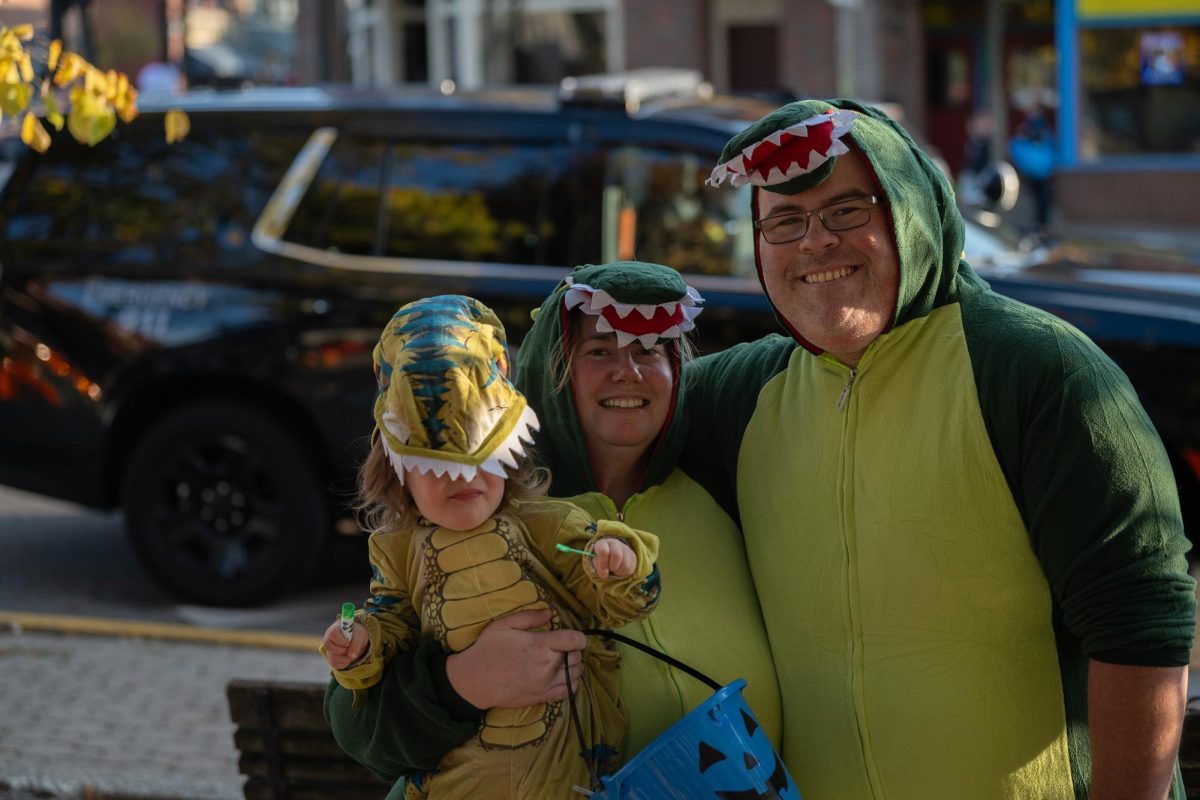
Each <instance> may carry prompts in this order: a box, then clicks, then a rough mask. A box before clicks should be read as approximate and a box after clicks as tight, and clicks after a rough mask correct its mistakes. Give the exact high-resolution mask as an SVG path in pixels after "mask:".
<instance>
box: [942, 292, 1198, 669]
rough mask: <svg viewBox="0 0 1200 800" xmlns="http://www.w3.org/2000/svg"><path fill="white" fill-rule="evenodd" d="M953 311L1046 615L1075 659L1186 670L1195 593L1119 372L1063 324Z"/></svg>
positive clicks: (1152, 449)
mask: <svg viewBox="0 0 1200 800" xmlns="http://www.w3.org/2000/svg"><path fill="white" fill-rule="evenodd" d="M963 319H964V329H965V330H966V331H967V332H968V335H967V341H968V347H969V349H970V352H971V360H972V364H973V369H974V372H975V378H976V388H977V391H978V395H979V400H980V408H981V411H982V412H983V417H984V422H985V425H986V426H987V429H988V434H989V437H990V438H991V441H992V445H993V449H994V451H995V453H996V455H997V458H998V459H999V462H1000V465H1001V469H1002V470H1003V471H1004V474H1005V477H1006V480H1007V481H1008V484H1009V488H1010V490H1011V491H1012V493H1013V497H1014V498H1015V499H1016V502H1017V505H1018V508H1019V509H1020V512H1021V515H1022V517H1023V519H1024V521H1025V525H1026V527H1027V528H1028V529H1029V532H1030V537H1031V543H1032V545H1033V548H1034V551H1035V552H1036V554H1037V557H1038V559H1039V561H1040V562H1041V565H1042V569H1043V571H1044V572H1045V574H1046V577H1047V580H1048V581H1049V584H1050V587H1051V591H1052V593H1053V597H1054V602H1055V605H1056V614H1057V616H1058V620H1057V621H1058V622H1059V623H1061V624H1062V626H1063V627H1065V629H1066V630H1067V631H1069V632H1070V634H1071V635H1072V636H1074V637H1076V638H1077V639H1078V640H1079V642H1080V647H1081V648H1082V651H1083V653H1084V654H1085V655H1086V656H1087V657H1089V658H1094V659H1097V660H1100V661H1106V662H1111V663H1118V664H1132V665H1146V666H1154V665H1157V666H1180V665H1185V664H1187V663H1188V660H1189V653H1190V649H1191V646H1192V640H1193V635H1194V629H1195V619H1196V616H1195V615H1196V600H1195V582H1194V581H1193V580H1192V578H1191V577H1190V576H1189V575H1188V571H1187V560H1186V558H1185V553H1186V551H1187V548H1188V543H1187V539H1186V538H1185V536H1184V533H1183V522H1182V518H1181V516H1180V512H1179V498H1178V494H1177V491H1176V488H1175V481H1174V475H1173V473H1172V471H1171V466H1170V463H1169V461H1168V459H1167V454H1166V451H1165V450H1164V448H1163V446H1162V442H1161V441H1160V439H1159V437H1158V434H1157V433H1156V432H1155V430H1154V427H1153V425H1152V424H1151V422H1150V420H1149V418H1148V417H1147V416H1146V414H1145V412H1144V411H1143V410H1142V408H1141V405H1140V404H1139V403H1138V399H1137V395H1136V393H1135V392H1134V389H1133V387H1132V386H1131V385H1130V383H1129V380H1128V379H1127V378H1126V377H1125V375H1124V373H1122V372H1121V370H1120V369H1119V368H1118V367H1117V366H1116V365H1115V364H1113V363H1112V361H1111V360H1109V358H1108V357H1107V356H1105V355H1104V353H1102V352H1101V351H1100V349H1099V348H1098V347H1096V346H1095V345H1094V344H1093V343H1092V342H1091V341H1090V340H1088V339H1087V337H1085V336H1084V335H1083V334H1081V333H1079V332H1078V331H1077V330H1075V329H1074V328H1072V327H1071V326H1069V325H1067V324H1066V323H1064V322H1062V321H1061V320H1058V319H1057V318H1055V317H1052V316H1050V315H1049V314H1046V313H1044V312H1041V311H1038V310H1037V309H1033V308H1030V307H1028V306H1024V305H1021V304H1019V303H1015V302H1013V301H1009V300H1007V299H1006V298H1001V297H999V296H997V295H994V294H992V293H991V292H982V293H978V294H970V293H969V294H968V296H967V297H965V298H964V309H963ZM1018 344H1019V345H1021V346H1014V345H1018Z"/></svg>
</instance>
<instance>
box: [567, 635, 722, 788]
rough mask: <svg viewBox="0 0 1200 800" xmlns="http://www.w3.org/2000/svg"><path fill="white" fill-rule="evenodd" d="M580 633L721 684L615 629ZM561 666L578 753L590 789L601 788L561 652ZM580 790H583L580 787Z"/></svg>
mask: <svg viewBox="0 0 1200 800" xmlns="http://www.w3.org/2000/svg"><path fill="white" fill-rule="evenodd" d="M582 633H583V634H584V635H585V636H599V637H600V638H601V639H608V640H610V641H616V642H621V643H622V644H626V645H629V646H630V647H632V648H634V649H637V650H641V651H642V652H643V653H647V654H648V655H652V656H654V657H655V658H657V659H658V660H659V661H661V662H663V663H664V664H667V665H668V666H671V667H674V668H675V669H677V670H679V671H680V672H686V673H687V674H688V675H691V676H692V677H693V678H695V679H696V680H698V681H700V682H701V683H703V684H704V685H705V686H707V687H708V688H710V689H712V690H713V691H714V692H715V691H718V690H719V689H720V688H721V684H719V683H717V682H716V681H714V680H713V679H712V678H710V677H708V676H707V675H705V674H704V673H703V672H701V671H700V670H698V669H696V668H695V667H690V666H688V665H687V664H685V663H683V662H682V661H680V660H679V659H677V658H671V656H669V655H667V654H666V653H664V652H662V651H661V650H656V649H655V648H653V647H651V646H650V645H648V644H642V643H641V642H638V641H634V640H633V639H630V638H629V637H628V636H623V635H622V634H619V633H617V632H616V631H610V630H606V629H604V628H585V629H584V630H583V631H582ZM563 667H564V668H565V669H566V675H567V704H568V706H569V707H570V711H571V722H572V724H573V725H574V726H575V736H576V738H578V739H579V747H580V752H579V755H580V757H582V758H583V760H584V763H586V764H587V769H588V777H589V778H591V783H592V791H593V792H595V791H598V790H600V788H601V784H600V776H599V775H597V774H596V764H595V762H594V760H593V759H591V758H588V757H587V756H586V755H584V754H585V753H586V751H587V740H586V739H584V736H583V726H582V725H581V724H580V722H579V712H578V711H576V710H575V690H574V689H572V688H571V662H570V661H569V660H568V657H567V654H566V653H563ZM580 791H583V790H582V789H580Z"/></svg>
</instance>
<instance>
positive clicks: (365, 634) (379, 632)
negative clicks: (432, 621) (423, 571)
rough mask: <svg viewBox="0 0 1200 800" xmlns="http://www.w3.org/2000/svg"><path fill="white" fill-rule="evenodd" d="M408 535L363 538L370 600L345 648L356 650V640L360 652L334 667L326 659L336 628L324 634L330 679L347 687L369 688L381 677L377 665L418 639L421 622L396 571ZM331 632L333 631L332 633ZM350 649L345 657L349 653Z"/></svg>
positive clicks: (400, 572)
mask: <svg viewBox="0 0 1200 800" xmlns="http://www.w3.org/2000/svg"><path fill="white" fill-rule="evenodd" d="M408 542H409V536H408V535H406V534H401V533H391V532H388V533H375V534H372V535H371V537H370V539H369V540H368V544H367V550H368V557H369V558H370V560H371V597H370V599H368V600H367V601H366V602H365V603H364V604H363V608H362V610H361V611H359V612H358V613H357V614H355V618H354V628H355V633H354V638H353V639H352V640H351V642H350V645H351V648H350V650H357V645H356V642H358V641H359V639H360V629H361V637H362V639H361V640H362V643H363V649H362V650H361V651H358V652H357V655H356V657H354V658H350V659H347V660H346V661H345V663H344V665H343V666H342V667H340V668H339V667H337V665H336V664H335V663H334V661H333V659H332V658H331V657H330V648H329V646H328V643H327V642H328V640H329V639H331V638H333V639H335V640H336V639H337V638H341V641H342V642H343V643H344V642H345V637H344V636H342V633H341V630H340V626H339V625H338V624H337V623H335V624H334V625H333V626H331V629H330V630H327V631H326V635H325V638H326V642H323V643H322V652H324V653H325V657H326V660H328V661H329V662H330V664H331V665H333V666H334V669H335V670H336V671H335V672H334V678H336V679H337V682H338V683H340V684H341V685H342V686H345V687H346V688H347V689H366V688H369V687H371V686H374V685H375V684H376V683H378V681H379V677H380V675H382V674H383V666H384V664H386V663H387V662H388V661H389V660H391V658H392V656H393V655H394V654H395V653H396V650H397V649H407V648H408V647H410V646H411V645H412V643H413V642H415V641H416V640H417V637H418V636H419V635H420V630H421V624H420V620H419V619H418V618H417V612H416V609H414V608H413V605H412V602H411V600H410V597H409V593H408V586H407V582H406V579H405V575H406V574H407V573H406V572H405V571H404V570H403V569H401V568H400V563H399V562H400V561H402V560H403V557H404V554H405V553H406V552H407V549H408ZM333 628H337V630H336V631H335V630H333ZM350 650H348V651H347V655H349V654H351V653H350Z"/></svg>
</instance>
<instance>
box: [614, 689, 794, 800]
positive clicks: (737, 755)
mask: <svg viewBox="0 0 1200 800" xmlns="http://www.w3.org/2000/svg"><path fill="white" fill-rule="evenodd" d="M745 686H746V682H745V681H744V680H741V679H738V680H736V681H734V682H733V683H731V684H729V685H728V686H725V687H723V688H721V689H719V690H717V692H716V693H715V694H713V696H712V697H710V698H708V699H707V700H705V701H704V702H703V703H701V704H700V705H699V706H697V707H696V708H694V709H692V711H691V712H690V713H689V714H688V715H687V716H685V717H684V718H683V719H681V720H679V721H678V722H676V723H675V724H674V725H672V726H671V727H670V728H668V729H667V730H666V731H664V732H663V733H662V735H660V736H659V737H658V738H657V739H655V740H654V741H653V742H651V743H650V744H649V745H647V746H646V748H645V749H644V750H642V751H641V752H640V753H638V754H637V755H636V756H634V757H633V758H632V759H631V760H630V761H629V763H627V764H626V765H625V766H624V767H622V768H621V769H620V770H618V771H617V772H616V773H614V774H613V775H608V776H605V777H603V778H601V779H600V783H601V785H602V787H603V788H602V789H601V790H600V791H598V792H595V793H594V794H593V795H592V797H593V798H603V799H604V800H676V799H677V800H701V799H703V800H801V798H800V791H799V789H797V788H796V783H795V781H793V780H792V776H791V775H790V774H788V771H787V768H786V767H785V766H784V765H783V760H782V759H780V758H779V755H778V754H777V753H776V752H775V748H774V747H772V746H771V741H770V739H768V738H767V734H766V732H765V731H763V729H762V727H761V726H760V725H759V724H758V720H757V719H755V717H754V714H753V713H752V712H751V711H750V707H749V706H748V705H747V704H746V701H745V699H744V698H743V697H742V689H743V688H744V687H745Z"/></svg>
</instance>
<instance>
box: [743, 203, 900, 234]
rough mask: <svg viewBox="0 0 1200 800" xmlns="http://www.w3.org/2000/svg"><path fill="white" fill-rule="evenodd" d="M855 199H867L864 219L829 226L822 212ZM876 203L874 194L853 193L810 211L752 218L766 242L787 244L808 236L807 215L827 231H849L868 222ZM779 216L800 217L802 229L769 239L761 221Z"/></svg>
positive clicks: (809, 227) (808, 223)
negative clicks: (794, 234) (802, 222)
mask: <svg viewBox="0 0 1200 800" xmlns="http://www.w3.org/2000/svg"><path fill="white" fill-rule="evenodd" d="M855 200H867V201H868V203H867V216H866V219H864V220H863V221H862V222H856V223H854V224H853V225H846V226H843V227H830V225H829V221H828V220H827V219H825V213H824V212H826V211H828V210H829V209H831V208H836V207H838V206H840V205H842V204H843V203H852V202H854V201H855ZM878 205H882V203H881V202H880V200H879V198H878V197H876V196H875V195H873V194H860V195H855V196H854V197H846V198H843V199H841V200H838V201H837V202H836V203H830V204H829V205H827V206H822V207H821V208H817V209H813V210H812V211H786V212H784V213H781V214H772V215H771V216H769V217H762V218H760V219H756V220H754V229H755V230H757V231H758V232H759V233H761V234H762V236H763V239H764V240H765V241H766V242H767V244H788V243H789V242H798V241H800V240H801V239H803V238H804V237H805V236H808V232H809V231H810V230H811V229H812V225H811V223H810V222H809V217H816V218H817V219H819V220H821V224H822V225H824V226H825V230H827V231H832V232H838V231H851V230H854V229H855V228H861V227H862V226H863V225H866V224H867V223H869V222H870V221H871V209H873V208H875V207H876V206H878ZM780 217H802V218H803V219H804V230H803V231H801V232H800V234H799V235H798V236H793V237H792V238H790V239H781V240H779V241H771V239H769V238H767V232H766V231H765V230H763V223H764V222H770V221H771V220H773V219H779V218H780Z"/></svg>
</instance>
